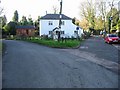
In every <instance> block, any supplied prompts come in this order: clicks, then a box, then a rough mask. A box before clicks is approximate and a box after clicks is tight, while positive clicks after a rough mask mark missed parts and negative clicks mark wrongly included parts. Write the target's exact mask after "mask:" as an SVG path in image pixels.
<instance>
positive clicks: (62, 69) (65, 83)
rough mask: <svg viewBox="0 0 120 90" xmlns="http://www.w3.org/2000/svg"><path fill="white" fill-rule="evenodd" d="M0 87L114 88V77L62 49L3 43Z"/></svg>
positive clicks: (112, 73) (16, 42)
mask: <svg viewBox="0 0 120 90" xmlns="http://www.w3.org/2000/svg"><path fill="white" fill-rule="evenodd" d="M4 43H5V44H6V46H7V48H6V52H5V55H4V57H3V62H2V63H3V84H2V85H3V88H117V87H118V75H117V74H116V73H114V72H112V71H110V70H107V69H106V68H104V67H102V66H99V65H98V64H95V63H93V62H91V61H90V60H88V59H86V58H84V57H79V56H77V55H74V54H72V53H70V52H66V51H65V50H60V49H54V48H49V47H44V46H40V45H38V44H33V43H28V42H23V41H12V40H5V41H4Z"/></svg>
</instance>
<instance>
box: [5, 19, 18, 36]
mask: <svg viewBox="0 0 120 90" xmlns="http://www.w3.org/2000/svg"><path fill="white" fill-rule="evenodd" d="M16 25H17V23H16V22H13V21H10V22H9V23H8V24H6V25H5V26H4V30H5V32H6V34H7V35H8V34H9V35H16V28H15V27H16Z"/></svg>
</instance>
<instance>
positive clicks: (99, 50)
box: [79, 37, 120, 64]
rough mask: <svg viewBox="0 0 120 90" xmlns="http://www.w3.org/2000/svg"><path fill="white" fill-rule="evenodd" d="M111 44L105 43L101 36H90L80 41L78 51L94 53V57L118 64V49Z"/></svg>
mask: <svg viewBox="0 0 120 90" xmlns="http://www.w3.org/2000/svg"><path fill="white" fill-rule="evenodd" d="M115 46H116V45H115V44H114V46H113V45H112V44H107V43H105V42H104V40H103V38H101V37H91V38H89V39H87V40H86V41H85V42H84V43H82V45H81V47H80V48H79V50H80V51H85V52H89V53H92V54H95V56H96V57H98V58H101V59H106V60H108V61H112V62H116V63H119V64H120V60H119V59H120V58H119V56H120V50H119V49H118V48H116V47H115Z"/></svg>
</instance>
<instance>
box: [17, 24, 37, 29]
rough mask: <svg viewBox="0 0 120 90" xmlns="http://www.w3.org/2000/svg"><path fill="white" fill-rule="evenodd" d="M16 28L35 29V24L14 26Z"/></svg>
mask: <svg viewBox="0 0 120 90" xmlns="http://www.w3.org/2000/svg"><path fill="white" fill-rule="evenodd" d="M16 29H35V26H33V25H31V26H16Z"/></svg>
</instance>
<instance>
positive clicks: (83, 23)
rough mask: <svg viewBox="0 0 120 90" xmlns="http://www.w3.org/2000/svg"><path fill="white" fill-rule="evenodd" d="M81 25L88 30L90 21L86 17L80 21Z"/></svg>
mask: <svg viewBox="0 0 120 90" xmlns="http://www.w3.org/2000/svg"><path fill="white" fill-rule="evenodd" d="M79 25H80V26H81V27H82V28H83V29H84V30H88V29H89V22H88V21H87V20H86V19H85V18H83V19H82V20H81V21H80V23H79Z"/></svg>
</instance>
